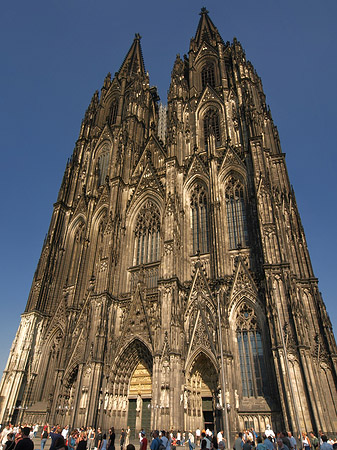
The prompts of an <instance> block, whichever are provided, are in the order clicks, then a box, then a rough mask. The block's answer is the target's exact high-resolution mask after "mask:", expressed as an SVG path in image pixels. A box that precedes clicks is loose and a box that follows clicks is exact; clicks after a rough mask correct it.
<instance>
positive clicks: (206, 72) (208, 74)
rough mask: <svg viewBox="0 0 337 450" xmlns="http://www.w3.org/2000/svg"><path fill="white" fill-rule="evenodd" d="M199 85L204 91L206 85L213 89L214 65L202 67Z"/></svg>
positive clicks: (209, 64) (208, 64)
mask: <svg viewBox="0 0 337 450" xmlns="http://www.w3.org/2000/svg"><path fill="white" fill-rule="evenodd" d="M201 84H202V88H203V89H204V88H205V87H206V86H207V84H209V85H210V86H212V87H214V86H215V76H214V64H213V63H210V62H209V63H207V64H205V65H204V67H203V68H202V71H201Z"/></svg>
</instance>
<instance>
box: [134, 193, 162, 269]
mask: <svg viewBox="0 0 337 450" xmlns="http://www.w3.org/2000/svg"><path fill="white" fill-rule="evenodd" d="M160 228H161V218H160V211H159V208H158V206H157V205H156V203H155V202H153V201H152V200H151V199H147V200H146V201H145V202H144V203H143V204H142V206H141V208H140V210H139V212H138V214H137V217H136V222H135V227H134V240H135V247H134V265H136V266H138V265H140V264H148V263H151V262H157V261H159V259H160Z"/></svg>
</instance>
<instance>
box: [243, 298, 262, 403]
mask: <svg viewBox="0 0 337 450" xmlns="http://www.w3.org/2000/svg"><path fill="white" fill-rule="evenodd" d="M236 337H237V342H238V349H239V358H240V372H241V381H242V394H243V396H244V397H257V396H262V395H263V394H264V393H265V394H266V393H267V386H268V383H267V374H266V367H265V362H264V356H263V347H262V336H261V330H260V327H259V324H258V321H257V317H256V314H255V311H254V310H253V308H251V307H250V306H249V305H247V303H242V305H241V306H240V307H239V309H238V312H237V318H236Z"/></svg>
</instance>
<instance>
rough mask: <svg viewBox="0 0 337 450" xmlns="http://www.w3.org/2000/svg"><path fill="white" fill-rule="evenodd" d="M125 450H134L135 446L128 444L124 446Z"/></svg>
mask: <svg viewBox="0 0 337 450" xmlns="http://www.w3.org/2000/svg"><path fill="white" fill-rule="evenodd" d="M126 450H136V448H135V446H134V445H133V444H128V445H127V446H126Z"/></svg>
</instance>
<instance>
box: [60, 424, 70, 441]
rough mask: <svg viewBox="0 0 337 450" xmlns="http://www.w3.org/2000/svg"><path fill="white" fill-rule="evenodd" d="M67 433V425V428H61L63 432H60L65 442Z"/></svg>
mask: <svg viewBox="0 0 337 450" xmlns="http://www.w3.org/2000/svg"><path fill="white" fill-rule="evenodd" d="M68 433H69V427H68V425H67V426H65V427H64V428H63V430H62V433H61V434H62V436H63V439H64V440H65V441H66V440H67V437H68Z"/></svg>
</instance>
